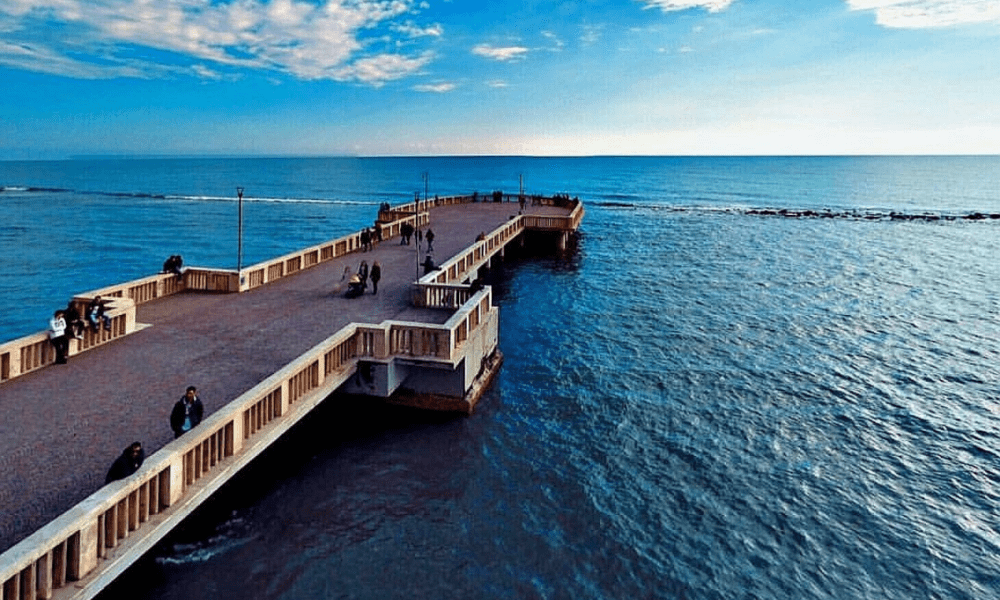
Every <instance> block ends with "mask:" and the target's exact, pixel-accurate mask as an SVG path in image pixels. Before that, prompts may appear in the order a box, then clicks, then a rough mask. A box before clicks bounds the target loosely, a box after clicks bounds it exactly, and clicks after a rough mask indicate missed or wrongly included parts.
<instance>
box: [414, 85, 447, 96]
mask: <svg viewBox="0 0 1000 600" xmlns="http://www.w3.org/2000/svg"><path fill="white" fill-rule="evenodd" d="M456 87H457V86H456V85H455V84H454V83H425V84H421V85H415V86H413V90H414V91H417V92H433V93H437V94H444V93H445V92H450V91H452V90H453V89H455V88H456Z"/></svg>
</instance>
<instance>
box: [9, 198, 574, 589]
mask: <svg viewBox="0 0 1000 600" xmlns="http://www.w3.org/2000/svg"><path fill="white" fill-rule="evenodd" d="M405 212H406V211H405V210H400V211H399V214H404V213H405ZM410 214H413V211H411V213H410ZM517 214H518V206H517V204H513V203H475V204H459V203H456V204H453V205H444V206H438V207H434V208H433V209H431V210H430V211H429V219H430V223H429V225H430V227H431V228H432V229H433V230H434V231H435V234H436V237H435V240H434V246H435V248H434V252H433V255H434V257H435V259H436V260H435V262H436V263H438V264H440V265H442V266H443V268H442V269H440V270H438V271H436V272H434V273H432V274H429V275H426V276H424V275H423V271H422V269H420V267H419V266H418V262H419V261H420V260H422V259H423V258H424V256H425V253H423V252H420V253H419V254H418V250H417V248H416V246H415V245H401V244H400V243H399V241H400V240H399V238H398V237H393V238H391V239H387V240H385V241H383V242H382V243H381V244H380V245H378V246H377V247H376V248H375V249H374V250H373V251H370V252H361V251H358V250H355V248H356V245H355V244H354V243H353V241H351V242H348V243H347V248H346V250H345V251H344V252H330V253H329V256H327V257H325V259H323V260H317V261H316V264H311V265H305V266H308V268H301V267H302V266H303V264H302V262H301V259H295V260H299V262H297V263H295V264H297V265H299V267H300V268H296V269H293V271H294V276H288V275H289V273H288V266H287V265H288V264H292V260H293V259H290V258H289V259H279V260H278V262H275V263H274V264H282V265H283V266H282V273H283V274H284V275H285V276H281V277H278V276H275V277H269V276H268V275H267V272H268V269H270V270H271V271H274V266H273V265H272V266H270V267H269V266H267V265H265V266H264V267H262V268H261V270H260V271H259V272H260V273H261V275H260V277H261V278H263V279H264V280H267V281H258V282H257V283H258V284H259V285H258V286H257V287H255V289H252V290H249V291H244V292H243V293H239V294H222V293H176V294H172V295H169V296H166V297H162V298H156V299H152V300H148V299H147V301H144V302H143V303H141V304H138V303H137V304H138V306H134V307H133V308H134V314H133V313H129V315H130V316H129V318H134V323H130V324H129V325H128V328H129V333H128V335H122V336H121V337H120V338H118V339H114V340H111V341H109V342H108V343H103V344H101V345H93V346H92V347H89V349H88V350H87V351H86V352H83V353H79V354H77V355H76V356H72V357H71V358H70V361H69V364H67V365H58V366H55V365H52V366H46V365H41V366H43V367H44V368H37V369H36V370H33V371H30V372H25V373H24V374H23V375H20V376H18V377H16V378H9V377H7V376H5V379H8V380H6V381H4V382H3V383H2V384H0V407H2V408H3V409H4V410H5V411H6V412H7V414H8V415H12V417H13V418H11V419H8V425H7V426H6V427H5V431H4V435H3V436H0V456H2V457H3V458H2V461H3V463H2V467H3V468H2V469H0V477H2V478H3V480H2V481H0V503H2V505H3V506H4V510H3V513H2V516H0V548H2V549H7V551H6V552H5V553H4V554H3V555H0V583H2V588H0V600H15V599H17V600H26V599H27V598H36V597H38V598H50V597H74V598H90V597H93V596H94V595H95V594H96V593H97V592H99V591H100V590H101V589H103V587H104V586H106V585H107V584H108V583H110V581H112V580H113V579H114V578H115V577H116V576H117V575H118V574H120V573H121V572H122V571H123V570H124V569H125V568H127V566H128V565H130V564H131V563H132V562H134V561H135V560H136V559H137V558H138V557H140V556H141V555H142V554H143V553H145V552H146V551H147V550H148V549H149V548H150V547H152V545H153V544H155V543H156V542H157V541H158V540H159V539H161V538H162V537H163V535H165V534H166V533H167V532H168V531H169V530H170V529H171V528H172V527H174V526H175V525H176V524H177V523H178V522H179V521H180V520H182V519H183V518H184V516H186V515H187V514H189V513H190V512H191V511H193V510H194V509H195V508H196V507H197V506H198V505H199V504H200V503H201V502H203V501H204V500H205V499H207V497H208V496H210V495H211V494H212V493H213V492H214V491H215V490H217V489H218V488H219V487H221V486H222V485H223V484H224V483H225V481H227V480H228V479H229V478H230V477H231V476H232V475H233V474H235V473H236V472H237V471H239V470H240V469H241V468H242V467H243V466H245V465H246V464H247V463H249V462H250V461H251V460H252V459H253V458H254V457H255V456H257V455H258V454H259V453H260V452H261V451H263V450H264V449H265V448H266V447H267V446H268V445H270V444H271V443H272V442H273V441H274V440H275V439H277V438H278V437H280V435H281V434H282V433H283V432H284V431H286V430H287V429H288V428H290V427H291V426H292V425H293V424H294V423H295V422H297V421H298V420H300V419H301V418H302V417H303V416H304V415H306V414H307V413H308V411H309V410H310V409H311V408H312V407H314V406H316V405H317V404H319V403H320V402H322V401H324V400H325V399H326V398H327V397H329V396H330V395H331V394H333V393H334V392H336V391H344V392H350V393H352V394H368V395H369V396H370V397H373V398H374V399H375V401H381V400H385V399H389V400H390V401H401V402H405V403H409V404H411V405H415V406H424V407H429V408H438V409H441V408H445V409H452V410H455V409H458V410H471V407H472V406H473V404H474V402H475V397H478V393H480V392H481V388H482V387H483V386H485V385H486V384H487V383H488V380H489V377H491V376H492V373H494V372H495V368H496V366H498V353H497V352H496V346H497V343H496V342H497V335H498V331H497V329H498V318H497V311H496V308H495V307H493V306H492V299H491V295H490V288H489V287H486V288H485V289H484V290H482V291H479V292H475V291H474V290H473V291H470V290H469V286H468V282H469V281H470V280H471V279H474V278H475V277H476V276H477V273H478V272H479V271H480V270H481V269H483V268H488V266H489V264H490V261H491V260H493V259H494V257H495V256H498V255H502V253H503V252H504V249H505V248H506V247H507V245H508V244H509V243H510V242H512V241H514V240H523V236H520V234H521V233H524V232H526V231H531V230H535V231H548V232H550V233H551V232H556V233H558V232H563V233H565V232H566V231H571V230H573V229H575V228H576V226H577V224H578V223H579V219H580V218H581V217H582V206H580V205H574V206H569V207H554V206H548V205H542V206H531V207H528V208H527V209H526V210H525V214H524V216H521V217H517V216H516V215H517ZM411 218H413V217H411ZM424 218H427V216H426V213H425V215H424ZM392 231H393V232H395V231H396V230H392ZM481 233H485V234H486V235H485V236H483V239H479V240H477V238H479V237H480V234H481ZM323 253H324V252H323V251H322V250H319V249H318V250H317V251H316V253H315V256H317V257H320V256H321V255H322V254H323ZM307 256H308V254H307ZM362 260H365V261H367V262H368V264H369V265H371V264H372V263H373V262H374V261H379V262H380V263H381V265H382V281H381V282H380V284H379V290H378V294H377V295H374V294H372V293H371V290H370V289H369V291H368V293H366V294H365V295H363V296H361V297H359V298H354V299H347V298H345V297H344V296H343V293H342V292H343V290H344V287H345V284H346V282H343V281H342V279H341V278H342V274H343V272H344V270H345V268H348V269H350V271H352V272H353V271H356V270H357V267H358V264H359V263H360V262H361V261H362ZM253 273H256V271H254V267H251V268H248V269H246V270H244V272H243V273H241V274H240V275H242V277H241V279H243V281H242V282H241V285H240V287H241V288H242V289H244V290H245V289H246V287H247V281H246V280H247V275H248V274H249V275H250V277H251V278H252V277H253V276H254V275H253ZM275 273H277V272H276V271H275ZM226 278H227V279H229V280H230V281H235V279H236V275H235V274H232V275H230V276H227V277H226ZM209 279H210V278H209ZM209 279H206V281H208V280H209ZM272 279H273V282H270V280H272ZM417 279H419V280H420V282H419V283H418V284H415V283H414V281H415V280H417ZM463 282H464V283H463ZM265 283H266V284H265ZM161 285H162V282H161ZM213 285H214V284H213ZM209 287H211V286H209ZM216 289H218V288H216ZM122 304H123V305H126V304H128V302H127V301H126V300H123V301H122ZM122 318H123V319H124V317H122ZM116 327H117V325H116ZM36 345H37V344H36ZM38 347H39V348H44V341H43V342H42V345H41V346H38ZM41 351H44V350H41ZM0 352H2V347H0ZM34 352H36V353H37V352H38V351H34ZM24 356H26V354H25V352H23V351H22V354H21V357H22V358H21V360H23V361H25V362H27V359H26V358H24ZM8 360H9V359H8ZM7 368H8V371H7V372H8V373H10V372H11V371H10V367H7ZM25 370H26V371H27V369H25ZM188 385H196V386H198V389H199V395H200V396H201V398H202V400H203V401H204V402H205V409H206V419H205V421H204V422H203V423H202V425H201V426H199V427H198V428H196V429H195V430H194V431H192V432H190V433H188V434H186V435H184V436H182V437H181V438H180V439H178V440H173V434H172V432H171V431H170V428H169V426H168V415H169V412H170V410H171V408H172V406H173V403H174V402H175V401H176V400H177V399H178V398H179V397H180V395H181V394H182V393H183V390H184V388H185V387H186V386H188ZM456 386H457V387H456ZM456 390H457V393H456ZM470 394H471V395H472V399H471V401H470V400H469V395H470ZM352 397H357V396H352ZM380 399H381V400H380ZM133 440H141V441H142V442H143V444H144V446H145V447H146V448H147V452H149V453H150V454H151V456H150V457H149V458H148V459H147V461H146V463H145V464H144V465H143V467H142V468H141V469H140V471H139V472H138V473H137V474H136V475H134V476H133V477H131V478H129V479H128V480H124V481H121V482H115V483H112V484H109V485H107V486H103V487H102V483H103V478H104V474H105V472H106V470H107V467H108V465H109V464H110V461H111V460H112V459H113V458H114V457H115V456H116V455H117V454H118V453H119V452H120V451H121V449H122V448H124V447H125V446H127V445H128V444H129V443H130V442H132V441H133ZM154 451H155V452H154ZM39 528H41V529H39ZM36 530H37V531H36ZM33 531H34V532H35V533H33V534H31V535H30V536H29V537H27V538H26V539H23V540H22V541H21V542H20V543H18V544H17V545H14V546H13V547H11V546H12V545H13V544H14V542H16V541H17V540H21V539H22V538H25V536H28V534H29V533H31V532H33Z"/></svg>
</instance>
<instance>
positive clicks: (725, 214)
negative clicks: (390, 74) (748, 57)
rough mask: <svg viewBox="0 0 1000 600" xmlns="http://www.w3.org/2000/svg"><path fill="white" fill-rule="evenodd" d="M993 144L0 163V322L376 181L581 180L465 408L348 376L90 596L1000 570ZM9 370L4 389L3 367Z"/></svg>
mask: <svg viewBox="0 0 1000 600" xmlns="http://www.w3.org/2000/svg"><path fill="white" fill-rule="evenodd" d="M997 167H1000V158H998V157H948V158H941V157H831V158H821V157H816V158H780V157H776V158H656V157H643V158H519V157H510V158H489V157H483V158H386V159H355V158H338V159H242V160H241V159H190V160H187V159H172V160H170V159H165V160H149V161H146V160H121V161H118V160H104V161H63V162H53V163H0V186H2V187H3V191H0V215H2V217H3V221H2V222H3V226H2V229H0V231H2V234H0V250H2V251H3V252H4V255H5V256H13V257H14V259H13V261H12V264H10V265H8V269H7V272H6V273H5V275H4V277H3V278H2V279H0V282H2V283H0V301H2V302H3V303H4V305H5V306H8V307H11V316H10V318H8V319H7V320H6V321H7V322H6V323H5V324H4V326H5V327H6V328H7V329H6V330H5V332H6V334H7V335H5V336H4V338H9V337H15V336H17V335H22V334H23V333H27V332H30V331H35V330H39V329H41V328H42V327H43V324H44V320H45V318H46V317H47V316H48V314H49V313H50V312H51V309H52V308H53V307H54V305H60V304H61V303H63V302H64V298H68V296H69V295H71V294H72V293H75V292H78V291H82V290H86V289H91V288H94V287H97V286H99V285H103V284H106V283H113V282H117V281H122V280H125V279H129V278H132V277H138V276H141V275H145V274H148V273H150V272H152V271H155V270H157V269H158V267H159V265H160V263H162V261H163V258H165V257H166V256H168V255H170V254H175V253H178V252H179V253H182V254H183V255H184V256H185V260H186V262H187V263H189V264H202V265H207V266H235V262H236V253H235V247H236V236H235V230H236V199H235V186H237V185H241V186H244V187H245V188H246V190H247V193H246V197H247V201H246V203H245V220H246V222H245V232H246V234H245V235H246V238H245V250H244V252H245V255H246V258H245V262H246V263H249V262H254V261H256V260H261V259H264V258H268V257H270V256H274V255H276V254H280V253H282V252H284V251H288V250H292V249H295V248H298V247H301V246H304V245H307V244H311V243H315V242H318V241H321V240H325V239H329V238H331V237H335V236H338V235H341V234H342V233H345V232H347V231H353V230H356V229H358V228H360V227H362V226H364V225H366V224H368V223H369V222H370V221H371V220H372V219H373V218H374V214H375V210H376V208H377V205H378V204H379V203H380V202H383V201H389V202H402V201H406V200H409V199H410V198H412V197H413V194H414V193H416V192H419V193H422V192H423V190H424V177H423V176H424V174H425V173H426V174H427V181H428V190H429V193H430V194H431V195H434V194H435V193H440V194H442V195H446V194H453V193H465V192H469V191H473V190H477V191H480V192H486V191H492V190H494V189H503V190H507V191H515V190H517V188H518V186H519V185H520V181H521V180H522V177H523V181H524V186H525V189H526V191H528V192H531V193H554V192H567V193H570V194H572V195H574V196H579V197H580V198H581V199H582V200H583V201H584V202H585V203H586V208H587V216H586V218H585V220H584V223H583V226H582V228H581V236H580V240H579V245H578V247H577V248H576V250H575V252H572V253H568V254H566V255H563V256H558V257H549V258H536V259H531V260H526V261H524V262H520V263H517V264H512V265H509V266H508V269H507V272H506V275H507V280H506V282H505V283H503V284H501V285H498V286H497V289H496V302H497V303H498V304H499V305H500V306H501V335H500V344H501V349H502V350H503V352H504V354H505V357H506V358H505V363H504V366H503V368H502V369H501V372H500V374H499V376H498V378H497V379H496V381H495V383H494V385H493V386H492V388H491V389H490V391H489V392H488V394H487V396H486V397H485V398H484V400H483V402H482V403H481V405H480V407H479V408H478V409H477V412H476V413H475V414H474V415H472V416H471V417H458V418H452V417H442V416H437V415H427V414H420V413H414V412H410V411H405V410H397V409H388V408H376V407H371V408H366V409H359V408H356V407H346V406H339V405H337V404H336V403H330V405H329V406H327V407H325V408H324V409H323V410H322V411H321V412H320V413H319V414H317V415H315V417H313V418H311V419H309V420H308V421H307V422H305V423H304V424H302V425H301V427H300V429H299V431H296V433H295V435H293V436H290V437H289V438H288V439H286V440H285V442H284V443H283V444H281V445H280V446H278V447H277V448H275V449H274V450H273V451H272V452H270V453H269V454H268V455H267V456H265V457H264V458H263V459H262V460H260V461H258V462H257V463H256V464H255V465H254V466H253V467H252V468H251V469H250V470H249V471H248V472H247V473H246V474H245V475H244V476H242V477H241V478H240V479H239V480H238V481H236V482H234V484H233V485H232V486H230V487H229V488H227V490H225V491H223V492H222V493H221V494H220V495H219V496H218V497H217V498H216V499H215V501H214V502H213V503H212V504H211V505H210V506H208V507H206V509H205V510H204V511H202V512H201V513H200V514H199V515H198V516H197V517H196V518H193V519H192V520H191V521H190V523H188V524H187V525H186V526H185V527H184V528H183V530H181V531H179V532H177V534H176V535H174V536H172V537H171V538H170V539H169V540H168V541H167V543H165V544H163V545H162V546H161V547H159V548H157V550H156V551H155V552H154V553H153V555H152V556H150V557H149V558H148V560H145V561H143V562H142V563H141V564H139V565H138V566H137V567H136V568H135V569H133V570H132V571H130V572H129V573H128V574H126V575H125V576H123V577H122V579H121V580H120V581H119V582H118V583H117V584H116V585H115V586H114V587H112V588H110V589H109V590H108V591H107V592H106V594H105V597H107V598H113V597H136V596H140V597H146V598H161V599H168V598H178V599H180V598H215V597H223V596H225V597H231V598H328V597H339V598H395V597H400V598H403V597H406V598H413V597H433V596H436V597H447V598H469V597H476V598H509V597H518V598H625V597H638V598H685V599H727V600H728V599H733V598H748V599H749V598H755V599H756V598H760V599H772V598H837V599H843V598H880V599H881V598H901V599H902V598H906V599H910V598H948V599H951V598H969V599H973V598H975V599H980V598H992V597H1000V579H998V577H997V573H998V572H1000V570H998V567H1000V564H998V563H1000V560H998V557H1000V532H998V526H997V523H998V522H1000V520H998V516H1000V515H998V513H1000V504H998V501H1000V487H998V486H1000V465H998V458H1000V457H998V448H997V446H998V433H1000V409H998V407H997V403H998V400H1000V393H998V381H1000V366H998V365H1000V360H998V359H1000V325H998V322H997V319H998V316H1000V261H998V260H997V258H998V257H1000V235H998V234H1000V219H997V218H993V216H994V215H996V214H997V213H1000V169H998V168H997ZM0 393H2V391H0Z"/></svg>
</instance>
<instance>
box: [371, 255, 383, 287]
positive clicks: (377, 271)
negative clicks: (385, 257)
mask: <svg viewBox="0 0 1000 600" xmlns="http://www.w3.org/2000/svg"><path fill="white" fill-rule="evenodd" d="M369 277H371V278H372V295H373V296H374V295H375V294H377V293H378V280H379V279H382V265H380V264H378V261H377V260H376V261H375V262H374V263H372V272H371V274H370V275H369Z"/></svg>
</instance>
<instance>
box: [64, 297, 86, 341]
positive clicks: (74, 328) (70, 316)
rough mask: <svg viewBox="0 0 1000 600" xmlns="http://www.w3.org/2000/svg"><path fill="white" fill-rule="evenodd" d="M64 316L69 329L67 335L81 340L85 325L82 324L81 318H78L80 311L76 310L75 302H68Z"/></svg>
mask: <svg viewBox="0 0 1000 600" xmlns="http://www.w3.org/2000/svg"><path fill="white" fill-rule="evenodd" d="M65 315H66V326H67V327H68V328H69V332H68V333H67V335H72V336H73V337H75V338H76V339H78V340H82V339H83V328H84V327H86V323H84V322H83V317H81V316H80V311H79V310H78V309H77V308H76V301H74V300H72V299H71V300H70V301H69V304H67V305H66V310H65Z"/></svg>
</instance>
